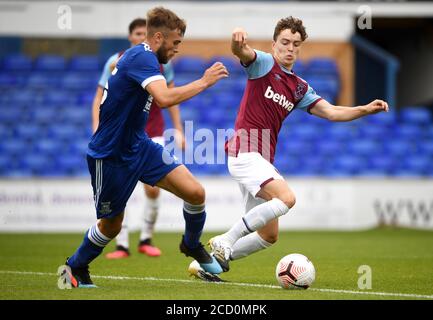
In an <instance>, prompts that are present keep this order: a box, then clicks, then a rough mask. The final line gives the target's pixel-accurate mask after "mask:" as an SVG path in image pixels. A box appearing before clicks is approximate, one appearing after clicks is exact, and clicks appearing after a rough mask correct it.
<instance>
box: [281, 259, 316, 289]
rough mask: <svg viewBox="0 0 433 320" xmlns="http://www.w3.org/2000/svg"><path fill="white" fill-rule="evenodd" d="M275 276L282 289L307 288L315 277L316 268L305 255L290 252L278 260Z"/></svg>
mask: <svg viewBox="0 0 433 320" xmlns="http://www.w3.org/2000/svg"><path fill="white" fill-rule="evenodd" d="M275 276H276V278H277V281H278V283H279V284H280V286H281V287H282V288H284V289H307V288H309V287H310V286H311V285H312V283H313V282H314V279H315V278H316V270H315V269H314V265H313V263H312V262H311V261H310V260H309V259H308V258H307V257H306V256H304V255H302V254H299V253H292V254H289V255H287V256H285V257H283V258H281V260H280V261H279V262H278V264H277V268H276V270H275Z"/></svg>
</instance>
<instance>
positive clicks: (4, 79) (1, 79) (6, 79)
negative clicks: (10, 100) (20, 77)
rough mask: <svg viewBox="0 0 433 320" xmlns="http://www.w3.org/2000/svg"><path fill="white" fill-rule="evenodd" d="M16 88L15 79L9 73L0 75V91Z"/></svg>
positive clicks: (16, 82)
mask: <svg viewBox="0 0 433 320" xmlns="http://www.w3.org/2000/svg"><path fill="white" fill-rule="evenodd" d="M17 86H18V81H17V78H16V77H15V76H14V75H13V74H10V73H0V90H1V89H10V88H16V87H17Z"/></svg>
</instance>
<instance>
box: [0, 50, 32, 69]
mask: <svg viewBox="0 0 433 320" xmlns="http://www.w3.org/2000/svg"><path fill="white" fill-rule="evenodd" d="M2 67H3V68H2V69H3V70H5V71H30V70H31V69H32V59H31V58H30V57H28V56H25V55H21V54H18V55H9V56H6V57H4V58H3V62H2Z"/></svg>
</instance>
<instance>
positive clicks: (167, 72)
mask: <svg viewBox="0 0 433 320" xmlns="http://www.w3.org/2000/svg"><path fill="white" fill-rule="evenodd" d="M162 67H163V69H164V72H163V75H164V78H165V80H166V81H167V84H169V83H171V82H173V81H174V69H173V64H172V63H171V61H169V62H167V63H166V64H163V65H162Z"/></svg>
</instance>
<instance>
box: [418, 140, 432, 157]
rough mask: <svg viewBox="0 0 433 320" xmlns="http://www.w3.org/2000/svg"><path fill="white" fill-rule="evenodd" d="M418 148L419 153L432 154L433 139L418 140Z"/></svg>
mask: <svg viewBox="0 0 433 320" xmlns="http://www.w3.org/2000/svg"><path fill="white" fill-rule="evenodd" d="M418 150H419V151H420V153H421V154H425V155H429V156H433V139H428V140H421V141H419V142H418Z"/></svg>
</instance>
